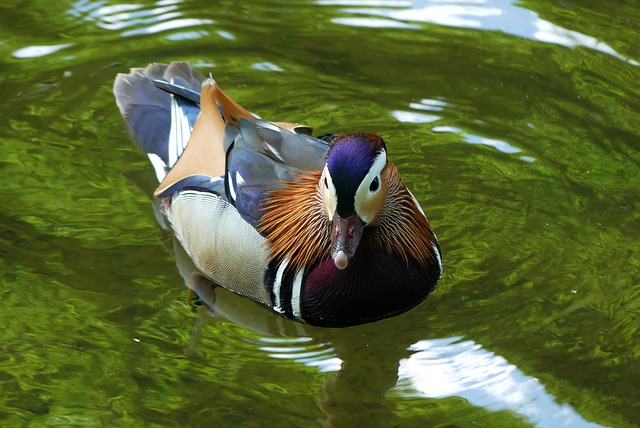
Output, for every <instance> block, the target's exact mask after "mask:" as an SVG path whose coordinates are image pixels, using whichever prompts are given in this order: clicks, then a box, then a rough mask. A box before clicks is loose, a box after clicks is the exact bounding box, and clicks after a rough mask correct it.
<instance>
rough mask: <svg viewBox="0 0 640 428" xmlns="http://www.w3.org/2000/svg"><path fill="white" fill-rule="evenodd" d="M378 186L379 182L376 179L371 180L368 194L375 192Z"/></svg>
mask: <svg viewBox="0 0 640 428" xmlns="http://www.w3.org/2000/svg"><path fill="white" fill-rule="evenodd" d="M379 186H380V181H379V180H378V177H376V178H374V179H373V181H372V182H371V184H370V185H369V191H370V192H375V191H376V190H378V187H379Z"/></svg>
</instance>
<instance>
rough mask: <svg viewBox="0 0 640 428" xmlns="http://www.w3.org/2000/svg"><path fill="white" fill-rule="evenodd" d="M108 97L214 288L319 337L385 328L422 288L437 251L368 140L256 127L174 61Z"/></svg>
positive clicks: (140, 72)
mask: <svg viewBox="0 0 640 428" xmlns="http://www.w3.org/2000/svg"><path fill="white" fill-rule="evenodd" d="M113 90H114V94H115V98H116V103H117V105H118V107H119V109H120V112H121V113H122V116H123V117H124V119H125V121H126V123H127V125H128V127H129V130H130V131H131V133H132V134H133V136H134V139H135V140H136V141H137V143H138V145H139V146H140V148H141V149H142V150H143V151H144V152H145V153H146V154H147V155H148V157H149V160H150V161H151V164H152V165H153V167H154V169H155V173H156V176H157V178H158V181H159V183H160V184H159V186H158V188H157V189H156V191H155V192H154V196H155V197H156V198H160V199H161V200H162V205H163V211H164V214H165V216H166V218H167V219H168V220H169V223H170V224H171V227H172V229H173V232H174V234H175V236H176V238H177V239H178V240H179V242H180V243H181V244H182V246H183V247H184V249H185V250H186V252H187V254H188V255H189V256H190V257H191V259H192V260H193V262H194V264H195V266H196V267H197V268H198V269H199V270H200V271H201V272H202V273H203V274H204V275H205V276H206V277H208V278H209V279H211V280H212V281H213V282H215V283H216V284H218V285H220V286H222V287H224V288H227V289H229V290H231V291H233V292H236V293H238V294H241V295H244V296H247V297H249V298H251V299H253V300H255V301H257V302H260V303H262V304H264V305H266V306H268V307H270V308H272V309H273V310H275V311H276V312H278V313H280V314H282V315H284V316H286V317H288V318H292V319H295V320H298V321H301V322H306V323H309V324H314V325H319V326H330V327H341V326H349V325H355V324H361V323H367V322H372V321H375V320H379V319H382V318H386V317H390V316H393V315H397V314H399V313H401V312H404V311H406V310H408V309H410V308H412V307H414V306H416V305H417V304H418V303H420V302H421V301H423V300H424V299H425V298H426V297H427V295H428V294H429V293H430V292H431V291H432V290H433V288H434V287H435V284H436V282H437V280H438V279H439V278H440V275H441V273H442V261H441V254H440V247H439V244H438V240H437V238H436V235H435V234H434V233H433V231H432V229H431V227H430V225H429V222H428V221H427V218H426V217H425V214H424V212H423V210H422V208H421V207H420V205H419V204H418V202H417V200H416V199H415V198H414V196H413V195H412V194H411V192H410V191H409V190H408V189H407V187H406V186H405V185H404V183H403V182H402V180H401V178H400V175H399V174H398V170H397V169H396V167H395V166H394V165H393V164H392V163H390V162H388V161H387V149H386V146H385V142H384V141H383V140H382V138H380V137H379V136H377V135H374V134H370V133H345V134H340V135H333V134H332V135H324V136H321V137H318V138H314V137H312V136H311V131H312V129H311V128H310V127H308V126H303V125H299V124H295V123H284V122H270V121H266V120H263V119H261V118H259V117H258V116H256V115H254V114H252V113H250V112H249V111H247V110H245V109H244V108H243V107H241V106H240V105H238V104H237V103H236V102H235V101H234V100H232V99H231V98H230V97H229V96H227V95H226V94H225V93H224V92H223V91H222V89H220V86H219V85H218V84H217V83H216V82H215V81H214V80H213V79H211V78H205V77H203V76H202V75H201V74H200V73H198V72H197V71H196V70H194V69H193V68H192V67H191V66H189V65H188V64H187V63H183V62H174V63H171V64H169V65H165V64H151V65H149V66H148V67H146V68H144V69H142V68H134V69H132V70H131V71H130V73H129V74H119V75H118V76H117V77H116V80H115V83H114V88H113Z"/></svg>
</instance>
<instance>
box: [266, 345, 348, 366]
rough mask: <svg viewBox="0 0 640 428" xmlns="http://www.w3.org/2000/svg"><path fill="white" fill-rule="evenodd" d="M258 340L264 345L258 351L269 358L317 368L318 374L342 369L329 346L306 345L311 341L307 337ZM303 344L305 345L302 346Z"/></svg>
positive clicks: (340, 362) (339, 361) (339, 360)
mask: <svg viewBox="0 0 640 428" xmlns="http://www.w3.org/2000/svg"><path fill="white" fill-rule="evenodd" d="M259 340H260V342H263V343H264V344H263V345H262V346H260V348H259V349H260V350H261V351H264V352H267V353H268V355H269V357H270V358H276V359H287V360H292V361H295V362H296V363H301V364H304V365H305V366H310V367H317V368H318V370H319V371H320V372H335V371H338V370H340V369H341V367H342V360H341V359H340V358H338V357H336V355H335V351H334V349H333V348H332V347H331V346H328V345H327V344H325V343H316V344H313V343H308V342H311V341H312V339H311V338H308V337H299V338H274V337H262V338H260V339H259ZM303 343H304V344H306V345H304V346H303V345H302V344H303ZM307 343H308V344H307Z"/></svg>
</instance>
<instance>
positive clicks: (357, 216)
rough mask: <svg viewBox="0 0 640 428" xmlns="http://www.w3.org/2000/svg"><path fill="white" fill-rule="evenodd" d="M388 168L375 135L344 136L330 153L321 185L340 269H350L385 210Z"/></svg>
mask: <svg viewBox="0 0 640 428" xmlns="http://www.w3.org/2000/svg"><path fill="white" fill-rule="evenodd" d="M386 166H387V152H386V147H385V144H384V141H383V140H382V138H380V137H378V136H377V135H374V134H359V133H353V134H342V135H340V136H338V137H337V138H336V139H335V140H334V142H333V145H332V147H331V149H330V150H329V153H328V154H327V164H326V166H325V167H324V170H323V171H322V176H321V177H320V181H319V183H318V186H319V187H320V190H321V194H322V202H323V207H324V211H325V214H326V215H327V217H328V219H329V221H330V222H331V223H332V231H331V257H332V259H333V261H334V263H335V265H336V267H337V268H338V269H341V270H342V269H345V268H346V267H347V266H348V264H349V261H350V260H351V258H352V257H353V256H354V255H355V253H356V250H357V249H358V245H359V243H360V239H361V238H362V233H363V231H364V228H365V227H367V226H368V225H370V224H373V223H375V221H376V218H377V216H378V214H379V213H380V212H381V210H382V209H383V207H384V203H385V198H386V183H385V182H384V181H383V177H384V176H383V174H382V171H383V170H384V169H385V168H386Z"/></svg>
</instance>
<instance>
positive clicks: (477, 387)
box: [393, 337, 601, 427]
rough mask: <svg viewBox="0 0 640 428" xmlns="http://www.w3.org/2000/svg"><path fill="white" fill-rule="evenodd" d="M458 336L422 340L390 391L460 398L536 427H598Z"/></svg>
mask: <svg viewBox="0 0 640 428" xmlns="http://www.w3.org/2000/svg"><path fill="white" fill-rule="evenodd" d="M461 339H462V338H461V337H451V338H446V339H433V340H421V341H419V342H416V343H415V344H413V345H411V346H410V347H409V349H410V350H411V351H415V353H414V354H413V355H411V356H410V357H409V358H405V359H402V360H401V361H400V367H399V368H398V383H397V384H396V386H395V387H394V389H393V392H395V393H397V394H399V395H402V396H410V397H415V396H417V397H427V398H444V397H461V398H464V399H465V400H467V401H468V402H469V403H471V404H472V405H474V406H478V407H482V408H485V409H487V410H490V411H500V410H508V411H512V412H514V413H517V414H518V415H520V416H522V417H523V418H525V419H526V420H527V421H529V422H531V423H532V424H534V425H535V426H537V427H600V426H601V425H598V424H595V423H591V422H588V421H586V420H585V419H584V418H583V417H582V416H580V415H579V414H578V413H577V412H576V411H575V410H574V409H573V407H571V406H570V405H568V404H558V403H557V402H556V400H555V397H554V396H553V395H551V394H549V393H548V392H547V391H546V389H545V388H544V386H542V385H541V384H540V382H539V381H538V380H537V379H536V378H534V377H531V376H527V375H525V374H524V373H523V372H522V371H521V370H520V369H518V368H517V367H516V366H514V365H513V364H510V363H509V362H508V361H507V360H505V359H504V358H503V357H501V356H499V355H496V354H494V353H493V352H489V351H486V350H484V349H482V347H481V346H480V345H478V344H477V343H475V342H473V341H471V340H465V341H462V340H461Z"/></svg>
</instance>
